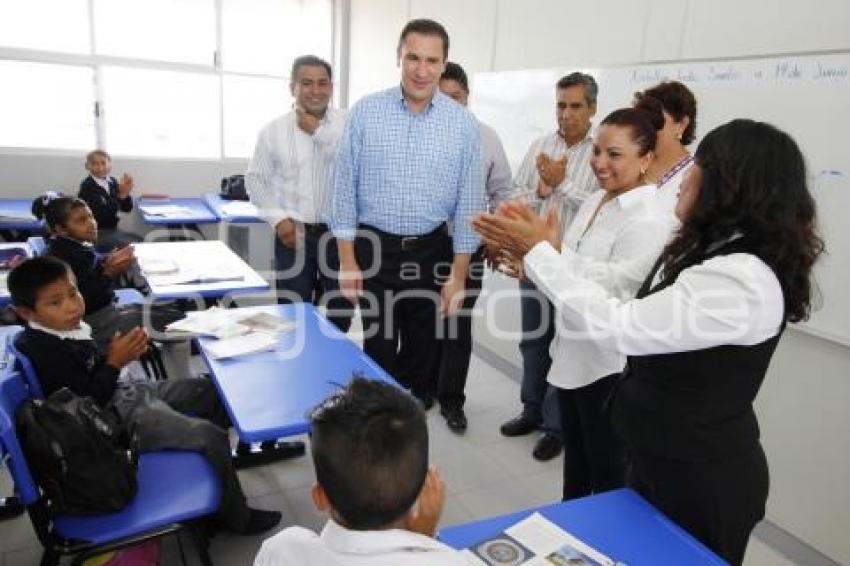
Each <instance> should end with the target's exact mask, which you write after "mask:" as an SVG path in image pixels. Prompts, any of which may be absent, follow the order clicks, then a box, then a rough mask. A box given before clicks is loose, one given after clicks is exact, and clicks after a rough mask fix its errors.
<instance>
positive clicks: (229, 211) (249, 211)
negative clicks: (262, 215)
mask: <svg viewBox="0 0 850 566" xmlns="http://www.w3.org/2000/svg"><path fill="white" fill-rule="evenodd" d="M221 211H222V212H223V213H224V214H226V215H227V216H257V215H258V214H259V212H258V211H257V207H256V206H254V204H253V203H251V202H248V201H244V200H233V201H230V202H228V203H225V204H223V205H221Z"/></svg>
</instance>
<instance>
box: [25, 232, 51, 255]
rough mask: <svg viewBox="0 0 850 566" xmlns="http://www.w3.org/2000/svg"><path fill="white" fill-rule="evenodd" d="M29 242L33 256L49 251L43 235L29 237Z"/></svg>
mask: <svg viewBox="0 0 850 566" xmlns="http://www.w3.org/2000/svg"><path fill="white" fill-rule="evenodd" d="M27 244H29V246H30V249H32V255H33V256H40V255H44V252H46V251H47V242H45V241H44V238H42V237H41V236H30V237H29V238H27Z"/></svg>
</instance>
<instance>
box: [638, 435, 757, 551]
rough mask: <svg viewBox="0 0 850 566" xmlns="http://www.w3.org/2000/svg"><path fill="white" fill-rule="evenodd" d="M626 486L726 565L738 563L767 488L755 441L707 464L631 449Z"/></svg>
mask: <svg viewBox="0 0 850 566" xmlns="http://www.w3.org/2000/svg"><path fill="white" fill-rule="evenodd" d="M628 484H629V486H630V487H632V488H633V489H635V491H637V492H638V493H640V494H641V495H642V496H643V497H644V498H646V499H647V501H649V502H650V503H652V504H653V505H654V506H655V507H656V508H658V509H659V510H660V511H661V512H662V513H664V514H665V515H667V516H668V517H669V518H670V519H672V520H673V521H674V522H675V523H677V524H678V525H679V526H681V527H682V528H683V529H685V530H686V531H688V532H689V533H690V534H691V535H693V536H694V537H696V538H697V539H699V540H700V541H701V542H702V543H703V544H705V545H706V546H707V547H708V548H710V549H711V550H713V551H714V552H715V553H717V554H718V555H719V556H720V557H722V558H723V559H724V560H727V561H728V562H729V563H730V564H741V563H742V562H743V560H744V553H745V551H746V550H747V542H748V541H749V539H750V533H752V530H753V528H754V527H755V526H756V523H758V522H759V521H760V520H761V519H762V518H764V509H765V503H766V502H767V492H768V489H769V484H770V480H769V476H768V471H767V459H766V458H765V456H764V451H763V450H762V448H761V445H757V446H755V447H754V448H753V449H752V450H750V451H749V452H746V453H744V454H738V455H734V456H731V457H725V458H720V459H716V460H712V461H708V462H683V461H677V460H671V459H669V458H662V457H658V456H653V455H649V454H643V453H639V452H634V451H631V452H630V453H629V470H628Z"/></svg>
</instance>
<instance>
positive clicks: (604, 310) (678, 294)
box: [524, 242, 785, 356]
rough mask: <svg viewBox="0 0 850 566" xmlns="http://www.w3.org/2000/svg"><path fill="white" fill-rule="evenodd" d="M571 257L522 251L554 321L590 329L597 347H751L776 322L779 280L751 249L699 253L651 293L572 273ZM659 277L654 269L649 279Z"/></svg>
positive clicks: (781, 308) (542, 248)
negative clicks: (610, 287) (616, 290)
mask: <svg viewBox="0 0 850 566" xmlns="http://www.w3.org/2000/svg"><path fill="white" fill-rule="evenodd" d="M573 259H574V258H571V257H565V256H562V255H559V254H558V253H557V252H556V251H555V249H554V248H553V247H552V246H551V245H550V244H548V243H547V242H541V243H539V244H537V245H536V246H535V247H534V248H532V249H531V251H529V252H528V253H527V254H526V256H525V259H524V266H525V272H526V274H527V276H528V277H529V278H530V279H531V280H532V281H534V283H535V284H537V287H538V289H540V290H541V291H543V293H545V295H546V296H547V297H548V298H549V300H550V301H552V303H553V304H554V305H555V308H556V312H557V314H556V316H557V318H558V321H559V322H560V323H561V324H563V325H564V326H565V327H568V328H570V329H571V330H572V331H574V332H580V333H583V334H586V335H591V336H592V337H593V340H594V341H595V342H596V344H597V346H598V347H599V348H601V349H605V350H610V351H613V352H619V353H620V354H623V355H628V356H645V355H652V354H666V353H672V352H689V351H692V350H701V349H706V348H713V347H715V346H722V345H737V346H752V345H754V344H760V343H761V342H764V341H765V340H767V339H769V338H772V337H773V336H775V335H776V333H777V332H779V329H780V326H781V324H782V320H783V317H784V313H785V302H784V298H783V295H782V287H781V286H780V284H779V280H778V279H777V278H776V275H775V274H774V273H773V271H772V270H771V269H770V267H768V266H767V264H765V263H764V262H763V261H762V260H761V259H759V258H758V257H756V256H754V255H752V254H748V253H734V254H728V255H721V256H716V257H713V258H710V259H707V260H706V261H704V262H702V263H700V264H697V265H693V266H691V267H688V268H687V269H684V270H683V271H682V272H681V273H680V274H679V276H678V277H677V278H676V280H675V281H674V282H673V283H672V284H671V285H669V286H668V287H666V288H664V289H662V290H660V291H658V292H657V293H653V294H651V295H648V296H646V297H644V298H642V299H632V300H625V301H624V300H621V299H619V298H617V297H615V296H612V294H611V293H610V292H609V291H607V290H606V289H605V288H604V287H603V286H602V285H600V284H599V283H597V282H595V281H593V280H591V279H590V278H588V277H583V276H582V275H580V274H579V273H577V271H576V269H575V268H576V267H577V265H576V262H575V261H573ZM659 281H660V274H657V275H656V277H655V278H654V279H653V286H655V285H657V284H658V283H659Z"/></svg>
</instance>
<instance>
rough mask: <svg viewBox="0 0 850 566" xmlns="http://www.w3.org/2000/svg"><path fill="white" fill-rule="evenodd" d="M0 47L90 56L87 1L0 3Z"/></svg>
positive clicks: (4, 0)
mask: <svg viewBox="0 0 850 566" xmlns="http://www.w3.org/2000/svg"><path fill="white" fill-rule="evenodd" d="M0 45H2V46H4V47H18V48H24V49H41V50H44V51H59V52H63V53H89V52H90V51H91V43H90V41H89V9H88V0H25V1H23V0H0Z"/></svg>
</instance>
